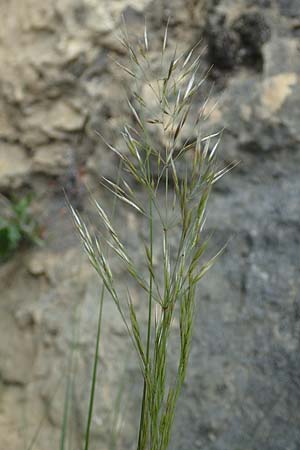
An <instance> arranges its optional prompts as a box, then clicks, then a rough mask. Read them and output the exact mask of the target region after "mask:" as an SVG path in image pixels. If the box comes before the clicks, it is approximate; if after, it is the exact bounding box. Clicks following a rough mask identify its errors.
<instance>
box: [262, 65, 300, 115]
mask: <svg viewBox="0 0 300 450" xmlns="http://www.w3.org/2000/svg"><path fill="white" fill-rule="evenodd" d="M297 82H298V83H299V85H300V78H299V77H297V75H296V74H295V73H282V74H280V75H275V76H274V77H270V78H267V79H266V80H265V81H264V82H263V85H262V94H261V102H262V105H263V107H264V108H266V111H264V115H266V116H267V117H269V116H270V115H272V114H274V113H275V112H276V111H278V110H279V109H280V108H281V106H282V105H283V103H284V101H285V99H286V98H287V97H288V95H289V94H290V93H291V91H292V87H293V86H294V85H295V84H296V83H297Z"/></svg>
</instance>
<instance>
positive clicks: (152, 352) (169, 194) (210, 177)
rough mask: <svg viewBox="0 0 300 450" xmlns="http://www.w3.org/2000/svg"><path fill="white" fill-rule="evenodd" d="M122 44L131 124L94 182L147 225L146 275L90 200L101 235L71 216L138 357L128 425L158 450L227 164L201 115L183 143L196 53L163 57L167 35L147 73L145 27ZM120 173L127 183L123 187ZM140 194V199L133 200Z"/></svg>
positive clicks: (145, 446) (186, 347) (195, 88)
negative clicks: (143, 301) (113, 173)
mask: <svg viewBox="0 0 300 450" xmlns="http://www.w3.org/2000/svg"><path fill="white" fill-rule="evenodd" d="M121 42H122V45H123V46H124V47H125V49H126V51H127V54H128V56H129V58H128V59H129V66H128V67H127V66H125V65H123V64H120V63H119V66H120V67H121V68H122V70H124V71H125V73H126V74H127V75H129V76H130V77H131V78H133V82H134V86H135V87H134V89H133V90H132V92H131V96H130V98H129V99H128V108H129V112H130V114H131V118H132V121H131V123H129V124H126V125H125V126H124V129H123V130H122V132H121V134H122V137H123V141H124V148H123V149H119V148H115V147H114V146H112V145H110V144H109V143H107V145H108V147H109V148H110V150H111V151H112V152H114V153H115V154H116V155H117V157H118V158H119V160H120V164H121V169H122V171H123V172H122V173H123V174H124V176H122V174H121V176H120V177H118V180H117V181H116V182H115V181H112V180H110V179H106V178H103V179H102V184H103V186H105V188H107V189H108V190H109V191H110V192H111V194H112V195H113V196H114V198H115V199H116V200H118V202H123V203H124V204H125V205H126V206H128V207H131V208H133V210H134V211H135V213H136V214H138V215H141V216H142V217H143V219H144V220H145V221H146V222H147V228H148V233H147V235H148V237H147V238H146V239H145V242H144V256H145V265H146V267H147V276H145V274H144V273H143V272H141V271H140V270H139V267H138V266H137V264H136V263H135V262H134V259H133V258H132V256H131V254H130V250H129V249H128V248H127V247H126V245H125V244H124V243H123V241H122V238H121V236H120V234H119V233H118V231H117V229H116V227H115V225H114V220H113V216H109V214H108V213H107V212H106V211H105V210H104V208H103V207H102V205H101V204H100V203H99V202H97V201H96V200H94V204H95V208H96V209H97V211H98V214H99V217H100V220H101V223H102V227H103V228H104V229H105V233H101V235H100V234H95V233H92V232H91V231H90V229H89V227H88V226H87V225H86V224H85V222H84V221H83V219H82V218H81V216H80V215H79V214H78V212H77V211H76V210H75V209H74V208H73V207H72V206H71V207H70V208H71V211H72V214H73V218H74V222H75V225H76V227H77V229H78V231H79V234H80V236H81V239H82V241H83V244H84V247H85V250H86V253H87V255H88V257H89V260H90V262H91V264H92V266H93V267H94V269H95V270H96V272H97V273H98V275H99V277H100V279H101V281H102V283H103V289H105V290H106V291H107V292H108V293H109V294H110V297H111V299H112V301H113V302H114V303H115V305H116V307H117V310H118V312H119V314H120V315H121V317H122V320H123V322H124V325H125V327H126V329H127V330H128V333H129V336H130V338H131V341H132V344H133V346H134V348H135V350H136V353H137V356H138V361H139V365H140V368H141V374H142V377H143V392H142V393H141V415H140V422H139V424H138V425H137V427H138V436H137V450H165V449H167V447H168V445H169V442H170V437H171V430H172V424H173V419H174V414H175V408H176V403H177V399H178V396H179V393H180V391H181V388H182V385H183V382H184V380H185V376H186V371H187V366H188V360H189V353H190V346H191V339H192V335H193V324H194V316H195V302H196V297H197V296H196V288H197V284H198V282H199V281H200V279H201V278H202V277H203V276H204V275H205V273H206V272H207V271H208V270H209V269H210V267H211V266H212V265H213V263H214V261H215V259H216V257H217V256H218V254H219V253H220V252H218V253H217V254H216V255H215V256H214V257H213V258H211V259H209V260H206V261H205V262H203V254H204V252H205V250H206V248H207V245H208V238H206V237H205V238H204V237H203V227H204V224H205V219H206V209H207V203H208V200H209V196H210V193H211V191H212V188H213V185H214V184H215V183H216V182H217V181H218V180H219V179H220V178H221V177H222V176H223V175H224V174H225V173H227V172H228V171H229V170H231V169H232V168H233V167H234V165H235V163H232V164H229V165H228V166H226V167H223V168H220V167H218V163H217V148H218V145H219V141H220V136H221V131H220V132H216V133H214V134H212V135H209V136H203V135H202V133H201V124H202V122H203V120H204V119H205V107H203V108H200V110H199V111H198V113H197V117H196V121H195V123H194V130H196V133H195V136H196V137H195V138H193V139H191V138H190V139H186V138H185V137H184V130H185V127H186V124H187V123H188V122H189V120H190V118H191V108H192V105H193V99H194V98H195V95H196V94H197V93H199V89H200V87H201V86H202V85H203V82H204V80H205V73H204V74H202V75H199V68H200V61H201V55H198V56H194V54H195V53H196V52H197V46H195V47H194V48H192V49H191V50H190V51H188V52H186V53H184V54H181V55H177V52H176V51H175V52H174V53H173V55H172V56H171V57H169V55H170V52H168V51H167V46H168V27H167V28H166V31H165V34H164V38H163V42H162V48H161V60H160V64H159V67H158V65H157V64H155V67H153V64H152V61H151V58H150V55H149V47H150V42H149V37H148V31H147V28H145V32H144V36H143V39H142V42H140V43H139V44H138V45H137V46H134V45H132V44H131V42H130V39H129V37H128V33H127V32H126V31H125V33H124V35H123V36H122V40H121ZM141 86H147V88H148V90H149V92H151V105H149V104H148V100H147V98H149V96H148V97H147V98H146V97H145V96H144V95H143V90H141V89H140V87H141ZM154 103H155V105H154ZM205 104H206V102H205V101H204V106H205ZM128 174H130V177H131V178H132V180H133V181H134V183H130V181H128ZM133 186H135V187H136V188H133ZM141 191H143V192H144V193H145V194H146V195H144V196H143V197H141V196H140V195H139V193H140V192H141ZM141 198H145V199H146V201H142V200H141ZM156 219H158V221H159V224H160V225H159V228H160V232H159V233H158V230H157V228H156V229H154V221H155V220H156ZM174 230H175V231H174ZM174 232H176V233H177V239H176V248H175V250H174V248H173V247H174V239H173V241H172V242H173V244H172V245H173V247H172V251H171V243H170V242H171V238H172V235H173V234H174ZM157 247H159V248H161V254H162V262H161V266H160V267H159V268H157V264H156V263H155V261H154V248H157ZM107 249H109V251H110V252H112V253H114V254H115V255H116V256H117V257H118V258H119V259H120V260H121V262H122V264H123V266H124V268H125V269H126V271H127V273H128V277H131V279H132V280H133V281H134V282H135V283H136V284H137V285H138V286H139V288H140V289H141V292H144V294H146V298H147V327H146V330H145V329H144V327H143V326H142V325H141V322H140V320H139V318H138V314H137V310H136V306H135V304H134V302H133V300H132V298H131V293H130V290H129V289H128V290H127V298H123V294H122V293H120V292H119V291H118V288H117V282H116V281H117V280H116V277H115V276H114V273H113V272H114V271H113V268H112V267H111V264H110V258H109V252H108V251H107ZM220 251H221V250H220ZM174 255H175V256H174ZM102 304H103V291H102V293H101V295H100V315H99V324H98V333H97V345H96V352H95V364H94V370H93V382H92V388H91V395H90V405H89V414H88V424H87V429H86V436H85V447H84V448H85V450H88V448H89V437H90V425H91V418H92V413H93V403H94V391H95V384H96V373H97V360H98V347H99V339H100V329H101V311H102ZM145 307H146V306H145ZM174 318H176V319H177V322H178V324H179V327H178V333H179V342H180V349H179V353H178V361H177V369H176V375H175V377H170V376H168V369H169V365H168V362H169V358H168V344H169V341H170V338H171V328H172V323H173V322H174Z"/></svg>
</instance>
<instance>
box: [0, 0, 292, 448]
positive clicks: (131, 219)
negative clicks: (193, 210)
mask: <svg viewBox="0 0 300 450" xmlns="http://www.w3.org/2000/svg"><path fill="white" fill-rule="evenodd" d="M0 11H1V15H0V16H1V18H0V23H1V26H0V61H1V67H2V71H1V75H0V80H1V84H0V97H1V102H0V143H1V145H0V191H1V193H2V194H4V195H7V196H10V195H12V194H13V193H14V194H17V195H21V194H22V193H26V192H32V191H33V192H34V193H35V200H34V204H33V209H34V214H35V215H36V216H37V217H39V221H40V223H42V225H43V228H44V237H45V244H44V246H42V247H40V248H39V247H34V246H33V247H30V248H21V249H20V251H18V252H17V253H16V254H15V256H14V258H12V259H11V260H10V261H8V262H6V263H5V264H2V265H1V266H0V308H1V309H0V442H1V448H2V447H3V448H5V449H6V450H19V449H20V450H21V449H22V450H24V449H26V448H28V446H29V444H30V442H31V440H32V439H35V437H36V440H35V447H33V448H34V449H39V450H53V449H54V448H58V442H59V436H60V424H61V418H62V411H63V407H62V405H63V401H64V395H65V383H66V373H67V372H68V364H69V360H70V354H71V348H72V343H73V342H74V340H75V341H76V342H77V350H76V353H75V357H74V366H73V371H74V373H76V377H75V381H74V385H73V397H72V423H73V427H72V429H73V433H72V438H71V441H72V447H71V448H72V450H77V448H79V443H80V439H81V435H82V430H83V427H84V424H85V419H86V407H87V400H88V389H89V380H90V375H91V367H92V356H93V350H94V345H93V344H94V338H95V333H96V318H97V310H98V298H99V285H98V281H97V279H96V278H95V276H94V274H93V272H92V270H91V268H90V267H89V265H88V262H87V260H86V258H85V255H84V254H83V252H82V249H81V246H80V244H79V242H78V237H77V235H76V234H75V232H74V230H73V224H72V222H71V220H70V215H69V212H68V210H67V208H66V207H65V200H64V194H63V191H62V189H63V188H64V189H65V191H66V192H67V194H68V196H69V198H70V199H71V201H72V202H73V204H74V205H75V206H76V207H78V208H80V209H81V210H83V211H89V210H90V201H89V198H88V195H86V191H85V188H84V185H85V183H88V184H89V186H90V187H91V189H92V190H93V191H95V195H97V196H99V198H100V199H101V201H102V202H103V203H104V204H106V205H109V199H108V198H107V194H106V193H105V192H104V191H103V190H102V189H101V187H100V186H99V183H98V181H99V177H100V175H105V176H108V177H110V178H112V179H114V178H116V172H117V162H116V159H115V158H114V156H113V155H112V154H111V153H109V152H108V151H107V149H106V148H105V146H104V144H103V142H102V141H101V140H100V139H99V138H98V137H97V135H96V133H95V131H96V130H98V131H99V132H100V133H101V134H102V135H104V137H105V138H106V139H107V140H108V141H109V142H111V143H112V144H116V143H119V142H120V139H119V131H120V129H121V127H122V125H123V124H124V121H125V120H127V118H128V115H129V113H128V110H127V106H126V102H125V101H124V98H125V95H124V83H127V84H126V85H127V87H128V85H129V81H128V80H125V81H124V79H123V75H122V74H121V73H120V71H119V69H118V68H117V67H116V66H115V64H114V62H113V60H114V59H117V60H118V61H120V62H122V63H124V62H125V61H126V55H124V52H123V48H122V46H120V44H119V42H118V40H117V37H116V33H115V30H116V29H118V28H119V27H120V25H121V14H122V13H123V14H124V16H125V18H126V22H127V25H128V29H129V31H130V32H131V31H132V32H133V34H134V35H142V33H143V28H144V17H145V16H146V18H147V24H148V28H149V39H150V49H151V50H150V51H151V52H152V56H153V58H154V59H155V58H157V57H158V54H159V52H160V50H159V49H160V46H161V42H162V39H163V33H164V27H165V25H166V22H167V20H168V17H170V29H169V36H170V46H171V47H172V46H173V48H174V47H175V44H176V43H178V46H179V47H180V48H181V47H183V48H187V47H189V46H192V45H194V44H195V43H196V42H197V41H198V40H199V39H200V38H201V37H202V38H203V43H204V44H205V46H206V47H205V48H206V50H205V52H204V54H203V65H204V67H207V68H208V67H210V66H211V64H213V68H212V70H211V72H210V78H209V80H208V84H207V85H206V86H207V89H209V87H208V86H209V85H211V83H214V89H213V92H212V95H211V99H210V102H211V103H210V104H211V105H214V104H215V101H216V99H219V101H218V103H217V106H216V107H215V108H214V109H213V111H212V113H211V115H210V118H209V120H208V121H207V123H206V125H205V127H206V130H207V131H211V130H219V129H220V128H222V127H225V131H224V133H223V139H222V152H221V159H222V160H224V161H230V160H232V159H238V160H241V164H240V165H239V166H238V167H237V168H236V169H235V171H234V172H232V173H231V174H230V175H228V176H227V177H226V178H225V179H224V180H223V181H222V182H221V183H220V185H218V186H217V188H216V190H215V193H214V194H213V197H212V199H211V204H210V209H209V216H208V222H207V228H208V229H209V230H213V231H214V236H215V244H216V246H218V245H222V244H223V243H224V242H225V241H226V240H227V239H228V237H231V240H230V243H229V245H228V247H227V249H226V252H225V253H224V255H223V256H222V257H221V258H220V260H219V262H218V263H217V265H216V266H215V268H214V269H213V270H212V272H211V273H209V274H208V276H207V277H206V278H205V279H204V280H203V282H202V285H201V287H200V291H199V307H198V313H197V320H196V329H195V339H194V342H193V347H192V352H191V365H190V370H189V373H188V378H187V382H186V384H185V387H184V393H183V395H182V397H181V399H180V404H179V408H178V414H177V417H176V426H175V432H174V439H173V441H172V445H171V447H170V448H172V449H173V450H190V449H195V450H196V449H197V448H199V449H205V450H262V449H263V450H298V449H299V448H300V357H299V355H300V352H299V350H300V348H299V346H300V303H299V268H300V265H299V239H300V238H299V236H300V220H299V213H300V208H299V198H300V181H299V180H300V178H299V169H300V152H299V150H300V148H299V143H300V138H299V124H300V106H299V105H300V103H299V101H300V58H299V50H300V43H299V37H300V17H299V5H298V1H297V0H289V1H287V0H269V1H268V0H259V1H258V0H256V1H254V0H238V1H233V0H219V1H218V0H214V1H205V0H203V1H197V0H189V1H187V0H185V1H184V0H173V1H172V2H169V1H162V0H160V1H155V0H142V1H135V0H121V1H120V0H109V1H108V0H107V1H106V0H76V1H73V0H72V1H71V0H63V1H56V0H55V1H52V2H41V1H39V0H24V1H22V2H20V1H19V0H2V2H1V6H0ZM145 93H146V91H145ZM198 101H199V107H200V106H201V104H202V103H201V102H203V99H202V98H199V99H198ZM191 133H192V131H191ZM117 220H118V223H119V224H121V225H122V227H123V229H126V236H125V239H126V242H127V243H128V245H129V246H130V247H131V249H132V251H133V252H134V253H135V254H136V258H137V260H138V261H139V259H140V264H141V267H143V265H142V264H143V261H142V253H141V251H140V248H141V246H140V242H141V238H142V236H143V233H144V230H143V228H142V227H141V224H140V223H139V219H138V218H136V216H135V215H134V214H133V213H132V212H131V211H129V210H127V209H126V208H124V209H123V208H122V209H120V210H118V214H117ZM124 224H126V227H125V226H124ZM157 265H159V260H158V261H157ZM114 269H115V270H116V272H117V273H118V279H119V283H120V286H122V285H123V284H125V281H124V280H125V274H124V272H123V271H122V267H119V266H118V262H117V261H116V262H115V263H114ZM135 301H136V304H137V307H138V308H139V309H140V311H141V316H143V311H144V306H143V304H142V302H141V301H140V298H139V293H138V292H136V299H135ZM103 331H104V332H103V346H102V347H101V351H100V361H101V363H102V364H101V372H100V374H99V378H100V379H101V384H100V385H99V389H98V391H97V399H98V402H97V407H96V413H95V417H94V423H93V430H94V431H93V443H94V444H93V445H94V446H93V447H92V448H93V449H94V448H95V449H96V448H97V449H109V442H110V441H109V439H110V435H111V425H110V424H111V423H112V418H113V411H114V408H115V405H116V401H117V398H118V396H119V394H120V392H122V402H121V410H120V417H121V418H122V421H123V422H124V426H123V427H122V430H121V439H120V442H121V445H120V449H125V448H126V449H127V448H128V449H130V448H134V446H133V442H134V439H135V433H136V423H137V422H136V420H137V415H138V411H137V408H136V405H137V402H138V398H139V397H138V396H139V387H140V383H141V380H140V374H139V370H138V366H137V364H136V361H135V359H134V354H133V352H132V351H131V350H130V342H129V340H128V339H127V336H126V332H125V331H124V329H123V325H122V323H121V320H120V319H119V317H118V315H117V313H116V310H115V308H114V306H113V305H112V303H111V302H109V301H107V302H106V307H105V312H104V322H103ZM74 336H75V337H74ZM75 369H76V370H75ZM120 386H121V388H120ZM122 386H125V388H123V387H122ZM37 431H38V433H37Z"/></svg>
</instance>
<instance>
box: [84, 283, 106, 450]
mask: <svg viewBox="0 0 300 450" xmlns="http://www.w3.org/2000/svg"><path fill="white" fill-rule="evenodd" d="M104 292H105V287H104V284H103V285H102V290H101V294H100V302H99V315H98V324H97V337H96V347H95V357H94V365H93V377H92V386H91V392H90V401H89V412H88V420H87V424H86V431H85V444H84V450H88V449H89V443H90V433H91V424H92V417H93V409H94V400H95V389H96V382H97V369H98V354H99V344H100V336H101V323H102V311H103V301H104Z"/></svg>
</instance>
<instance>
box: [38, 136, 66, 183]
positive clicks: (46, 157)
mask: <svg viewBox="0 0 300 450" xmlns="http://www.w3.org/2000/svg"><path fill="white" fill-rule="evenodd" d="M72 161H73V152H72V149H71V148H70V147H69V145H66V144H63V143H62V144H59V143H58V144H52V145H44V146H42V147H40V148H38V149H37V150H36V151H35V154H34V157H33V166H32V167H33V171H34V172H40V173H45V174H47V175H61V174H62V173H63V172H64V171H65V170H66V169H67V168H68V167H69V166H70V165H71V164H72Z"/></svg>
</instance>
